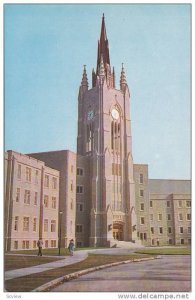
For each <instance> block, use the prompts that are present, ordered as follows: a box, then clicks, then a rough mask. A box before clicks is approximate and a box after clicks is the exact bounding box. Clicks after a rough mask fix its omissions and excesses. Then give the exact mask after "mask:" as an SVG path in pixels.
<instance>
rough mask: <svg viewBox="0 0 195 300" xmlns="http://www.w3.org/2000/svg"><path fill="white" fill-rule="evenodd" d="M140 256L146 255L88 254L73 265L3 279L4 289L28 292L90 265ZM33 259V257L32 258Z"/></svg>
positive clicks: (94, 265)
mask: <svg viewBox="0 0 195 300" xmlns="http://www.w3.org/2000/svg"><path fill="white" fill-rule="evenodd" d="M135 257H136V258H142V257H146V255H142V254H140V255H137V254H136V255H133V254H132V255H101V254H96V255H94V254H89V256H88V257H87V258H86V259H85V260H83V261H81V262H79V263H75V264H73V265H69V266H65V267H61V268H57V269H53V270H50V271H45V272H42V273H39V274H32V275H28V276H24V277H20V278H15V279H11V280H7V281H5V289H6V291H8V292H30V291H32V290H33V289H35V288H37V287H39V286H41V285H43V284H44V283H47V282H49V281H51V280H53V279H56V278H59V277H61V276H64V275H67V274H70V273H73V272H76V271H80V270H84V269H88V268H91V267H96V266H100V265H104V264H108V263H113V262H118V261H124V260H130V259H132V260H133V258H135ZM32 259H34V258H32Z"/></svg>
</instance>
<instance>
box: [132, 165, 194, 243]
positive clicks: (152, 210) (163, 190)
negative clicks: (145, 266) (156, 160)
mask: <svg viewBox="0 0 195 300" xmlns="http://www.w3.org/2000/svg"><path fill="white" fill-rule="evenodd" d="M134 180H135V186H136V214H137V220H138V222H137V230H138V237H139V239H140V240H141V241H142V244H143V245H147V246H164V245H190V244H191V182H190V180H165V179H164V180H163V179H148V166H147V165H138V164H136V165H134ZM140 191H142V192H140Z"/></svg>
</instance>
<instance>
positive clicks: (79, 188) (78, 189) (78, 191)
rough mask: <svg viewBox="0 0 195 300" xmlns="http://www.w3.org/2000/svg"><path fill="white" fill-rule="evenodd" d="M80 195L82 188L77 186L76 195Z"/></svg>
mask: <svg viewBox="0 0 195 300" xmlns="http://www.w3.org/2000/svg"><path fill="white" fill-rule="evenodd" d="M82 193H83V186H82V185H77V194H82Z"/></svg>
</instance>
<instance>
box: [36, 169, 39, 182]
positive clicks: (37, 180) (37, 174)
mask: <svg viewBox="0 0 195 300" xmlns="http://www.w3.org/2000/svg"><path fill="white" fill-rule="evenodd" d="M38 182H39V171H38V170H36V171H35V184H38Z"/></svg>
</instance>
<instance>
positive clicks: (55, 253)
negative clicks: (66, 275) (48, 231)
mask: <svg viewBox="0 0 195 300" xmlns="http://www.w3.org/2000/svg"><path fill="white" fill-rule="evenodd" d="M91 249H92V250H96V249H105V248H103V247H99V248H92V247H91V248H90V247H86V248H75V251H79V250H91ZM8 253H9V254H29V255H37V253H38V250H37V249H35V250H18V251H11V252H8ZM42 253H43V256H44V255H52V256H59V250H58V248H49V249H43V250H42ZM60 255H61V256H67V255H70V253H69V251H68V249H67V248H61V250H60Z"/></svg>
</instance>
